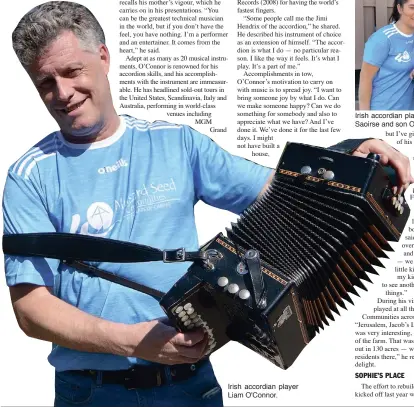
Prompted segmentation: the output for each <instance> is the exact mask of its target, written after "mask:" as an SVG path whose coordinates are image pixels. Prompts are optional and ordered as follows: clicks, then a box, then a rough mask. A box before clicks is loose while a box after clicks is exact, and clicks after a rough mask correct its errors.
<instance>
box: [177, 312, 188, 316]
mask: <svg viewBox="0 0 414 407" xmlns="http://www.w3.org/2000/svg"><path fill="white" fill-rule="evenodd" d="M184 315H187V313H186V312H185V311H181V312H180V313H179V314H178V317H179V318H182V317H183V316H184Z"/></svg>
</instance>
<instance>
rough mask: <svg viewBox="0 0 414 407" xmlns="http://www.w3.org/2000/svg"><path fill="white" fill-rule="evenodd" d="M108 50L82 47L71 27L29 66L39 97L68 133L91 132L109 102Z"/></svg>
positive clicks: (98, 126)
mask: <svg viewBox="0 0 414 407" xmlns="http://www.w3.org/2000/svg"><path fill="white" fill-rule="evenodd" d="M108 71H109V53H108V50H107V48H106V47H105V46H104V45H100V46H99V48H98V49H96V51H95V52H91V51H85V50H84V49H82V48H81V45H80V43H79V40H78V38H77V37H76V36H75V34H73V33H72V32H71V31H65V32H63V33H62V34H61V35H60V36H59V37H57V38H56V40H55V41H53V42H52V43H51V44H50V45H49V46H48V47H47V48H46V50H45V52H44V53H43V54H42V55H41V56H40V57H39V58H38V59H37V60H36V61H35V63H34V64H33V65H32V66H31V67H30V68H29V70H28V72H29V75H30V77H31V79H32V81H33V83H34V84H35V86H36V88H37V90H38V92H39V95H40V97H41V98H42V100H43V102H44V104H45V105H46V107H47V109H48V110H49V112H50V114H51V115H52V116H53V117H54V119H55V120H56V121H57V123H58V124H59V126H60V129H61V130H62V133H63V134H65V135H67V136H93V135H94V134H96V133H97V132H98V131H100V130H101V128H102V126H103V125H104V118H105V114H106V113H107V112H109V109H110V107H111V106H112V100H111V95H110V89H109V83H108V80H107V74H108Z"/></svg>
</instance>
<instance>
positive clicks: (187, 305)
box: [184, 302, 193, 311]
mask: <svg viewBox="0 0 414 407" xmlns="http://www.w3.org/2000/svg"><path fill="white" fill-rule="evenodd" d="M192 307H193V305H192V304H191V302H187V304H185V305H184V309H185V310H186V311H187V310H188V309H189V308H192Z"/></svg>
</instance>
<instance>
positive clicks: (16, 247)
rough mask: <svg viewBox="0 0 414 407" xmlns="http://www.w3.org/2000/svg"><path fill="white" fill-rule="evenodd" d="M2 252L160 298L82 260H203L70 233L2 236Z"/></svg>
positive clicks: (181, 251)
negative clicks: (57, 265) (54, 263)
mask: <svg viewBox="0 0 414 407" xmlns="http://www.w3.org/2000/svg"><path fill="white" fill-rule="evenodd" d="M3 252H4V253H5V254H8V255H11V256H35V257H46V258H50V259H59V260H62V261H63V262H64V263H65V264H67V265H69V266H71V267H74V268H76V269H78V270H80V271H83V272H86V273H90V274H93V275H95V276H97V277H100V278H104V279H105V280H109V281H111V282H113V283H117V284H120V285H123V286H125V287H129V288H132V289H134V290H137V291H141V292H143V293H145V294H148V295H151V296H152V297H154V298H157V299H160V298H161V297H162V296H163V295H164V293H163V292H161V291H158V290H156V289H154V288H151V287H147V286H145V285H143V284H140V283H137V282H135V281H131V280H128V279H126V278H124V277H121V276H117V275H115V274H112V273H109V272H108V271H105V270H101V269H99V268H97V267H94V266H92V265H90V264H86V263H84V262H83V261H100V262H109V263H139V262H149V261H163V262H165V263H173V262H183V261H197V260H202V261H203V260H205V259H206V258H207V257H206V253H205V252H203V251H199V252H186V251H185V249H184V248H181V249H176V250H164V251H162V250H159V249H155V248H154V247H150V246H143V245H140V244H135V243H130V242H124V241H120V240H114V239H104V238H97V237H93V236H83V235H75V234H71V233H26V234H25V233H23V234H13V235H3Z"/></svg>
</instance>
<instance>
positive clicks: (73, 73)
mask: <svg viewBox="0 0 414 407" xmlns="http://www.w3.org/2000/svg"><path fill="white" fill-rule="evenodd" d="M80 71H81V69H80V68H76V69H71V70H70V71H68V73H67V76H68V77H69V78H74V77H75V76H78V75H79V73H80Z"/></svg>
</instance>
